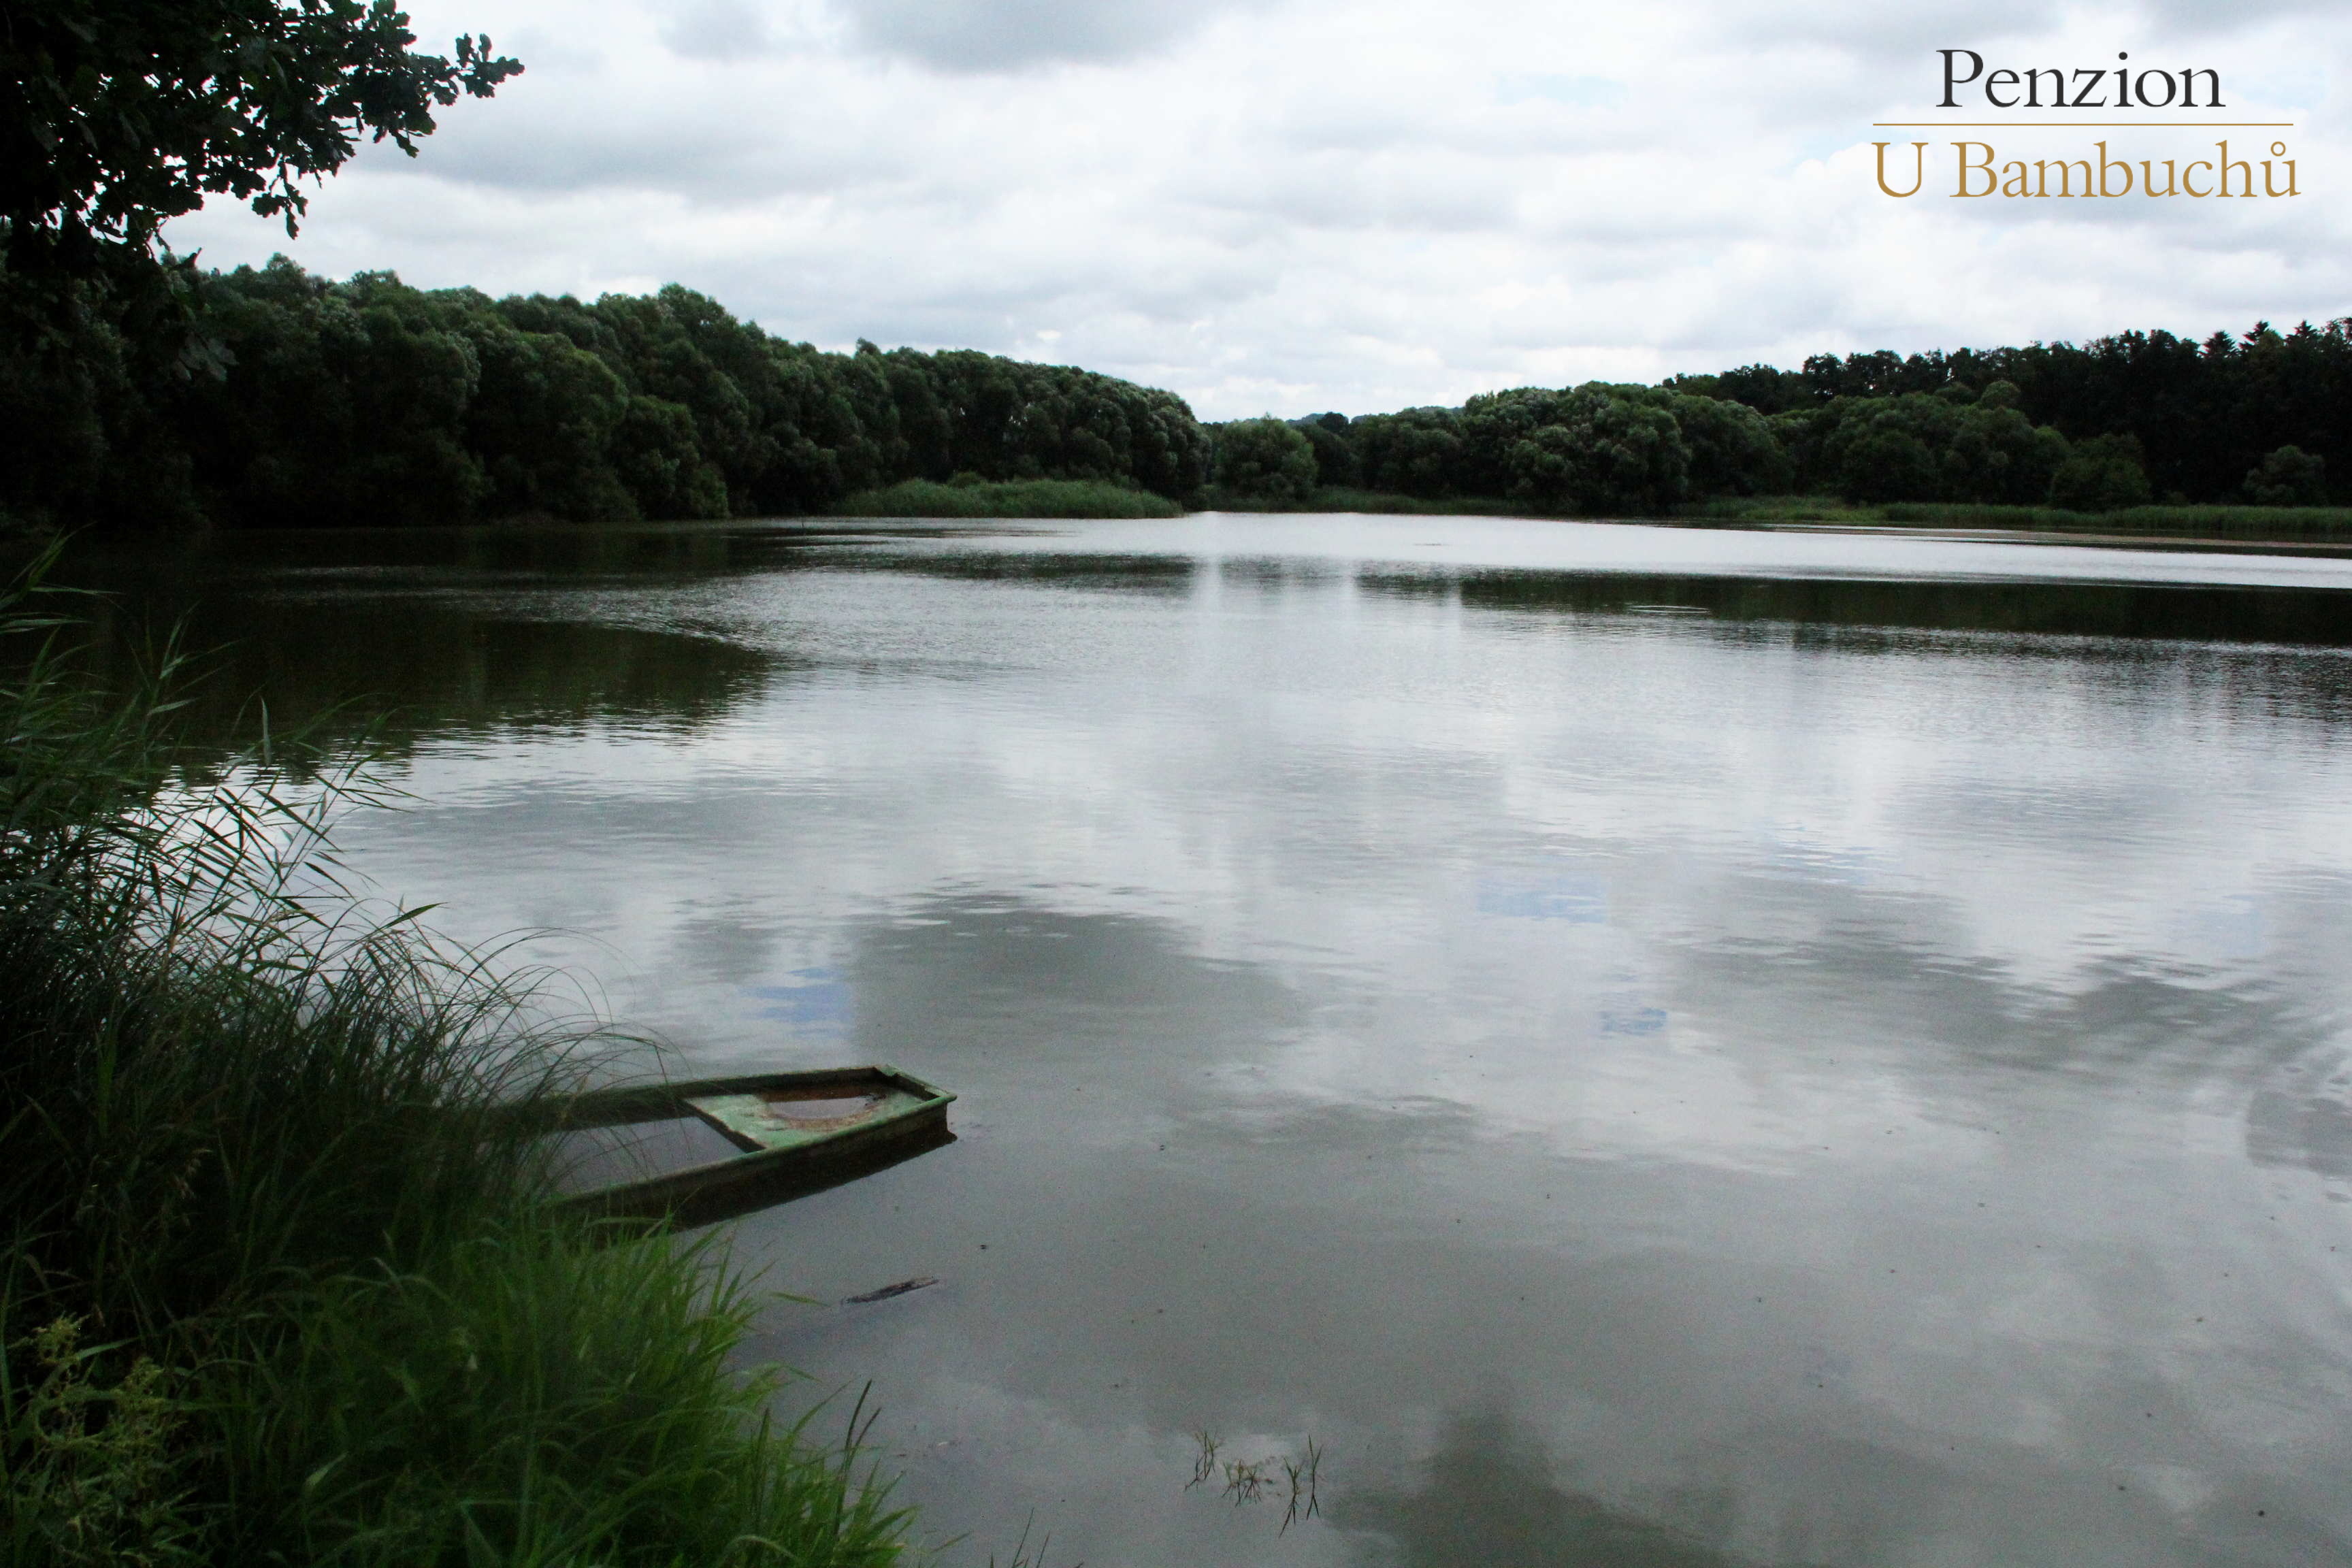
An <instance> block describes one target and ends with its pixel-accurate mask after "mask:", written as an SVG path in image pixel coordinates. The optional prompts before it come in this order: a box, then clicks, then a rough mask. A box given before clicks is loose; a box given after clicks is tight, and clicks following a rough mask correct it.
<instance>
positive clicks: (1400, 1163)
mask: <svg viewBox="0 0 2352 1568" xmlns="http://www.w3.org/2000/svg"><path fill="white" fill-rule="evenodd" d="M859 526H860V527H863V526H864V525H859ZM173 572H174V573H177V574H178V575H177V576H173V575H172V574H164V575H163V579H162V580H160V584H159V585H157V592H159V593H161V594H163V595H164V596H165V597H166V598H167V599H168V598H170V597H171V596H173V595H184V594H185V593H186V591H187V589H188V587H189V586H190V585H191V584H194V585H197V586H200V587H201V589H202V592H203V598H202V603H203V611H202V617H203V618H202V619H201V621H200V624H199V635H202V636H218V635H232V636H236V637H241V638H242V639H243V641H242V644H241V647H240V649H239V651H238V652H237V654H236V656H235V658H234V661H233V668H232V670H231V673H230V678H229V679H230V684H231V685H235V684H236V683H238V682H240V681H242V682H243V683H244V684H247V685H257V686H260V687H262V688H263V689H265V690H267V691H268V693H269V694H270V695H271V697H272V700H273V703H274V705H275V706H276V708H277V709H278V710H279V711H281V712H284V711H287V710H297V711H299V710H303V709H305V708H309V707H315V706H318V705H320V704H323V703H325V702H327V701H329V700H333V699H336V698H340V697H347V696H352V695H354V694H359V693H364V692H374V693H378V694H381V695H384V696H388V697H390V698H392V699H394V700H398V701H400V702H403V703H404V704H406V705H407V708H408V713H409V718H408V721H407V722H406V724H405V726H404V728H402V729H401V730H399V731H396V732H395V733H394V736H393V741H394V747H395V751H396V752H397V755H398V758H399V760H398V762H397V763H396V766H395V770H394V771H395V773H396V776H397V777H398V779H399V781H400V782H401V783H403V784H405V785H406V787H408V788H409V789H410V790H412V791H414V792H415V801H414V803H413V805H411V806H410V808H409V809H407V810H405V811H404V812H401V813H398V814H381V815H376V816H369V817H365V818H362V819H361V820H359V821H357V822H355V823H354V824H352V827H351V829H350V831H349V833H348V835H347V848H348V850H349V856H350V858H351V860H352V862H353V864H354V865H355V866H356V867H357V868H360V869H361V870H362V871H363V872H366V873H368V874H370V875H371V876H373V879H375V880H376V881H377V882H378V883H379V884H380V885H382V886H383V888H384V889H386V891H387V892H389V893H394V894H397V895H400V896H404V897H408V898H413V899H420V900H423V899H429V900H439V901H440V903H441V904H442V910H441V915H440V918H442V919H443V920H444V921H445V922H446V924H447V925H448V926H449V927H450V928H451V929H453V930H455V931H457V932H458V933H459V934H461V935H465V936H467V937H471V938H487V937H490V936H493V935H496V934H499V933H501V932H509V931H515V930H517V929H520V928H544V929H548V930H551V931H555V932H557V933H559V934H557V935H553V936H549V937H546V938H544V939H541V940H538V941H535V942H531V943H530V944H529V945H528V946H527V948H526V949H525V952H527V953H528V954H529V955H530V956H535V957H541V958H545V959H548V960H551V961H555V962H560V963H566V964H569V965H572V966H574V967H575V968H576V969H577V970H579V971H580V972H581V973H583V974H584V975H586V976H588V977H590V979H591V980H592V981H593V984H595V985H596V986H598V987H600V988H601V991H602V994H603V998H604V1005H606V1006H607V1007H608V1008H610V1009H611V1010H613V1011H614V1012H615V1013H616V1014H618V1015H620V1016H624V1017H625V1018H627V1019H630V1020H632V1021H635V1022H640V1023H643V1024H645V1025H647V1026H652V1027H654V1028H656V1029H658V1030H660V1031H662V1032H663V1033H665V1034H666V1035H667V1037H668V1038H669V1039H670V1040H671V1041H672V1042H674V1044H675V1046H676V1047H677V1052H678V1054H679V1057H680V1058H681V1060H680V1061H679V1063H678V1064H677V1065H678V1067H679V1068H680V1069H682V1070H692V1071H696V1072H700V1071H703V1070H705V1069H710V1070H723V1069H735V1068H749V1067H754V1066H766V1065H770V1064H776V1065H803V1064H821V1063H832V1062H838V1061H887V1062H893V1063H896V1064H898V1065H899V1066H902V1067H904V1068H908V1069H909V1070H911V1071H914V1072H917V1073H919V1074H921V1075H923V1076H925V1077H929V1078H931V1079H936V1080H937V1081H939V1082H940V1083H942V1084H944V1085H947V1086H949V1087H950V1088H952V1089H955V1090H956V1091H958V1092H959V1093H960V1094H961V1096H962V1098H961V1100H960V1101H959V1103H958V1105H957V1106H956V1110H955V1121H956V1126H957V1129H958V1131H960V1132H961V1138H962V1141H961V1142H959V1143H958V1144H956V1145H955V1146H954V1147H952V1148H950V1149H947V1150H944V1151H941V1152H937V1153H934V1154H931V1155H929V1156H927V1157H925V1158H923V1159H921V1160H919V1161H918V1162H915V1163H911V1164H908V1165H906V1166H902V1167H900V1168H898V1170H895V1171H893V1172H890V1173H886V1174H883V1175H880V1176H877V1177H875V1178H873V1179H870V1180H868V1181H866V1182H863V1183H861V1184H856V1185H855V1186H852V1187H847V1188H844V1189H840V1190H838V1191H836V1192H834V1193H831V1194H825V1195H823V1196H820V1197H817V1198H814V1199H811V1200H808V1201H805V1202H803V1203H799V1204H796V1205H790V1206H788V1207H784V1208H781V1209H777V1210H773V1211H771V1212H769V1213H766V1214H762V1215H755V1216H753V1217H751V1218H750V1219H746V1220H743V1221H741V1222H739V1224H738V1225H737V1226H735V1247H736V1251H737V1254H738V1256H739V1258H741V1259H742V1260H743V1261H745V1262H748V1263H751V1264H753V1265H757V1266H761V1267H764V1268H767V1269H768V1270H769V1272H768V1275H767V1281H768V1283H769V1284H771V1285H772V1287H774V1288H775V1289H778V1290H781V1291H788V1292H792V1293H794V1294H796V1295H799V1296H803V1297H807V1298H812V1299H814V1301H815V1302H817V1303H821V1304H814V1305H811V1304H800V1303H795V1302H793V1301H789V1300H778V1301H777V1302H776V1303H775V1304H774V1305H773V1306H772V1307H771V1308H770V1309H769V1310H768V1311H767V1313H766V1315H765V1319H764V1327H763V1331H762V1334H761V1341H760V1344H759V1347H758V1348H759V1350H760V1351H761V1352H762V1353H764V1354H767V1355H771V1356H773V1357H775V1358H778V1359H781V1360H783V1361H786V1362H789V1363H792V1364H793V1365H795V1366H797V1367H800V1368H802V1369H803V1370H805V1371H806V1372H808V1373H810V1374H812V1376H813V1377H814V1379H815V1380H816V1384H817V1385H818V1386H819V1387H821V1388H824V1389H832V1388H845V1389H848V1390H850V1391H852V1392H853V1393H854V1392H855V1390H856V1387H857V1386H858V1385H860V1384H863V1383H865V1382H866V1380H869V1379H870V1380H871V1382H872V1385H873V1390H872V1395H871V1398H872V1400H873V1401H874V1402H876V1403H878V1405H879V1406H880V1408H881V1411H882V1415H881V1417H880V1420H879V1423H878V1425H877V1426H876V1427H875V1428H874V1438H875V1442H876V1445H877V1449H878V1451H879V1452H881V1453H882V1454H883V1455H884V1456H885V1457H886V1459H887V1463H888V1464H889V1465H891V1466H892V1467H893V1468H897V1469H898V1470H899V1471H900V1472H902V1473H903V1476H904V1480H903V1481H902V1483H901V1489H900V1493H899V1495H900V1496H901V1497H902V1498H903V1499H904V1500H908V1501H910V1502H913V1503H915V1504H917V1505H918V1506H919V1508H920V1510H921V1515H922V1521H923V1524H924V1527H925V1529H926V1530H927V1531H929V1532H930V1534H931V1535H932V1536H933V1537H934V1538H945V1537H948V1536H952V1535H958V1534H961V1535H964V1536H965V1537H966V1539H965V1541H964V1542H962V1543H961V1545H958V1546H956V1547H953V1548H952V1549H950V1552H949V1554H948V1561H949V1562H950V1563H961V1562H967V1561H968V1562H971V1563H980V1562H984V1561H986V1559H987V1557H988V1556H989V1555H990V1554H991V1553H992V1552H993V1553H994V1554H995V1555H996V1557H997V1558H998V1560H999V1561H1000V1562H1001V1561H1003V1560H1004V1559H1005V1558H1006V1557H1007V1556H1008V1555H1009V1554H1010V1552H1011V1550H1012V1548H1013V1544H1014V1542H1015V1541H1016V1540H1017V1539H1018V1537H1019V1536H1020V1534H1021V1532H1022V1531H1023V1529H1024V1524H1027V1525H1029V1527H1030V1529H1029V1541H1030V1545H1031V1547H1032V1548H1033V1549H1034V1546H1035V1545H1036V1542H1037V1537H1038V1536H1039V1535H1042V1534H1045V1533H1046V1532H1049V1531H1050V1533H1051V1536H1052V1543H1051V1546H1050V1549H1049V1552H1048V1559H1049V1562H1050V1563H1051V1564H1052V1565H1053V1568H1068V1565H1069V1564H1070V1563H1074V1562H1076V1561H1077V1560H1080V1559H1083V1560H1084V1561H1085V1562H1087V1563H1091V1564H1094V1565H1095V1568H1147V1565H1160V1564H1176V1563H1183V1564H1256V1563H1268V1564H1275V1563H1279V1564H1335V1565H1336V1564H1361V1565H1373V1564H1383V1565H1385V1564H1396V1565H1410V1568H1440V1565H1447V1568H1451V1565H1456V1564H1459V1565H1465V1568H1466V1565H1469V1564H1481V1565H1489V1568H1493V1565H1512V1564H1522V1565H1528V1568H1546V1565H1552V1564H1577V1565H1588V1564H1589V1565H1603V1564H1606V1565H1632V1564H1640V1565H1675V1568H1681V1565H1693V1568H1696V1565H1711V1564H1728V1563H1756V1564H1774V1565H1783V1564H1786V1565H1794V1564H1840V1565H1848V1564H1851V1565H1857V1568H1859V1565H1864V1564H1869V1565H1884V1564H1904V1565H1908V1564H1920V1565H1927V1564H1934V1565H1937V1568H1946V1565H1950V1568H1958V1565H1968V1564H1995V1563H1999V1564H2043V1563H2047V1564H2053V1565H2054V1564H2065V1565H2068V1568H2087V1565H2092V1564H2109V1563H2112V1564H2118V1565H2122V1564H2130V1565H2134V1568H2143V1565H2154V1564H2172V1563H2181V1564H2188V1563H2199V1564H2204V1563H2213V1564H2220V1563H2231V1564H2238V1563H2247V1564H2252V1563H2280V1564H2286V1563H2295V1564H2303V1563H2323V1562H2337V1561H2343V1560H2345V1559H2346V1558H2347V1555H2352V1207H2347V1206H2345V1205H2346V1200H2347V1198H2352V967H2347V954H2352V898H2347V895H2352V613H2347V607H2352V597H2347V590H2348V589H2352V565H2347V564H2346V563H2336V562H2331V561H2313V560H2299V559H2288V558H2273V557H2258V556H2230V557H2219V556H2204V555H2191V554H2165V553H2153V552H2114V551H2096V550H2089V549H2074V548H2066V549H2053V548H2033V547H2027V546H2018V545H2001V544H1987V543H1973V542H1940V541H1935V540H1927V539H1902V538H1895V539H1888V538H1876V537H1853V536H1836V535H1797V534H1788V533H1743V532H1720V531H1678V530H1667V529H1653V528H1635V527H1624V526H1600V525H1574V524H1560V523H1540V522H1528V523H1523V522H1504V521H1486V520H1475V519H1392V520H1373V519H1352V518H1258V519H1249V518H1237V517H1223V518H1219V517H1203V518H1193V519H1187V520H1182V521H1171V522H1149V523H1130V522H1119V523H1084V524H1050V525H1045V524H1041V525H1022V526H1020V527H1017V528H1015V527H1006V528H1003V529H999V530H996V531H984V530H979V529H970V530H960V529H950V530H946V531H942V530H940V529H936V528H929V527H915V526H908V527H907V528H905V529H903V530H898V531H892V530H889V529H887V528H884V529H878V530H875V531H865V532H860V533H855V534H851V533H843V532H838V531H833V532H828V531H825V530H824V529H823V528H809V527H801V528H787V527H774V528H770V527H744V526H733V527H728V528H723V529H721V528H708V529H645V530H635V531H573V532H561V533H559V532H511V533H483V532H475V533H464V534H460V533H448V534H409V535H401V536H387V535H375V536H361V535H316V536H304V537H299V538H278V539H259V540H256V539H243V540H232V541H228V542H223V543H221V544H219V545H216V546H215V547H212V548H210V549H208V550H205V551H203V552H197V553H195V554H194V555H192V556H191V557H190V558H188V559H187V560H185V561H183V562H180V563H176V565H175V566H174V567H173ZM916 1276H935V1277H937V1279H939V1281H940V1283H939V1284H938V1285H936V1286H934V1287H931V1288H929V1289H922V1290H919V1291H915V1292H913V1293H910V1294H907V1295H903V1296H900V1297H898V1298H896V1299H894V1300H887V1301H882V1302H877V1303H874V1304H870V1305H863V1306H859V1305H839V1304H837V1303H839V1302H841V1301H842V1300H843V1299H844V1298H845V1297H849V1296H852V1295H856V1294H859V1293H862V1292H866V1291H870V1290H873V1289H876V1288H877V1287H880V1286H884V1285H887V1284H889V1283H892V1282H894V1281H898V1280H903V1279H908V1278H911V1277H916ZM1201 1433H1206V1434H1208V1435H1209V1436H1211V1437H1213V1438H1214V1439H1215V1440H1216V1441H1217V1442H1218V1443H1219V1445H1220V1447H1219V1451H1218V1454H1217V1461H1218V1464H1219V1466H1222V1464H1223V1462H1224V1461H1226V1460H1239V1461H1244V1462H1248V1461H1253V1460H1270V1461H1274V1463H1272V1464H1271V1465H1270V1466H1269V1467H1268V1468H1266V1470H1265V1474H1267V1475H1268V1476H1270V1477H1272V1478H1274V1481H1273V1489H1272V1494H1271V1496H1270V1497H1269V1499H1267V1500H1259V1501H1256V1502H1247V1501H1240V1502H1237V1501H1235V1500H1232V1499H1228V1498H1225V1497H1222V1496H1220V1495H1219V1494H1220V1489H1221V1487H1222V1485H1223V1479H1224V1478H1223V1473H1222V1471H1221V1470H1220V1473H1218V1474H1217V1475H1214V1476H1213V1477H1212V1479H1210V1480H1209V1481H1208V1483H1207V1484H1205V1485H1202V1486H1196V1487H1191V1488H1188V1487H1187V1484H1186V1483H1187V1481H1188V1480H1189V1479H1192V1476H1193V1474H1194V1471H1195V1461H1196V1459H1197V1458H1199V1457H1200V1454H1201V1447H1202V1444H1201V1439H1200V1437H1199V1436H1196V1435H1197V1434H1201ZM1310 1438H1311V1439H1312V1441H1313V1442H1314V1444H1315V1445H1316V1447H1317V1450H1318V1453H1319V1454H1320V1456H1321V1459H1320V1468H1319V1474H1318V1484H1317V1488H1316V1500H1317V1502H1318V1504H1319V1510H1318V1513H1317V1514H1316V1516H1315V1517H1313V1518H1312V1519H1307V1520H1303V1521H1297V1522H1294V1523H1293V1524H1291V1526H1290V1528H1289V1529H1288V1530H1287V1531H1283V1530H1282V1529H1281V1526H1282V1524H1283V1522H1284V1499H1285V1498H1286V1496H1287V1487H1286V1483H1284V1482H1283V1481H1282V1480H1281V1479H1280V1477H1281V1474H1282V1472H1281V1469H1280V1465H1279V1461H1280V1459H1281V1458H1283V1457H1286V1456H1287V1457H1289V1458H1292V1459H1293V1460H1294V1461H1296V1460H1298V1459H1300V1458H1303V1457H1304V1455H1305V1453H1306V1449H1307V1443H1308V1441H1309V1439H1310Z"/></svg>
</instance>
